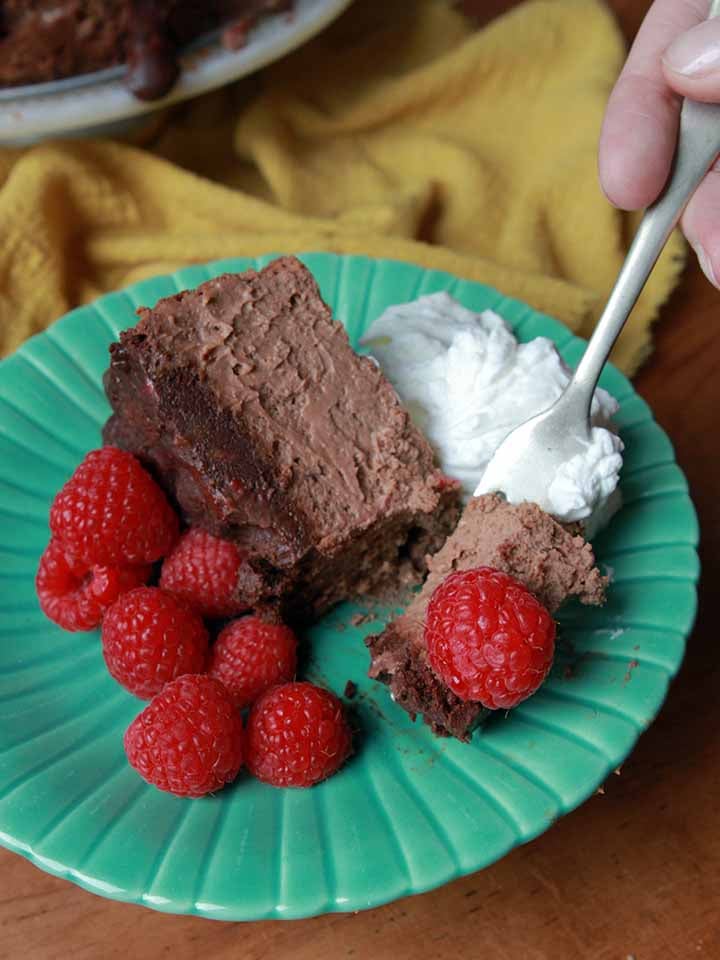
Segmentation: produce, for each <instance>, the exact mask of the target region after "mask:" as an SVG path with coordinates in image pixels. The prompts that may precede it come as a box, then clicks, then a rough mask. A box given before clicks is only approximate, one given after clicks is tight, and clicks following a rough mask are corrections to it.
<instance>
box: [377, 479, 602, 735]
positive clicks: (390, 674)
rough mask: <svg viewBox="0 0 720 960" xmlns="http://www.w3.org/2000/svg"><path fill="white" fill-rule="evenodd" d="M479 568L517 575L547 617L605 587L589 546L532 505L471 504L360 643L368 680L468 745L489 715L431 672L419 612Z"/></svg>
mask: <svg viewBox="0 0 720 960" xmlns="http://www.w3.org/2000/svg"><path fill="white" fill-rule="evenodd" d="M482 566H488V567H494V568H495V569H497V570H503V571H504V572H505V573H509V574H511V575H512V576H514V577H516V578H517V579H518V580H520V582H521V583H524V584H525V586H526V587H527V588H528V589H529V590H530V591H532V593H534V594H535V596H537V598H538V599H539V600H540V601H541V602H542V603H543V604H545V606H546V607H547V608H548V610H550V612H551V613H552V612H555V611H556V610H557V609H558V607H560V606H561V605H562V603H563V602H564V601H565V600H567V599H568V598H570V597H577V598H578V599H579V600H580V601H581V602H582V603H586V604H601V603H603V601H604V599H605V588H606V586H607V579H606V578H605V577H603V576H602V575H601V574H600V571H599V570H598V569H597V567H596V566H595V557H594V554H593V551H592V547H591V546H590V544H588V543H586V542H585V540H584V539H583V537H582V536H580V535H579V534H578V533H577V532H575V531H573V530H568V529H566V528H565V527H564V526H562V525H561V524H559V523H557V522H556V521H555V520H553V518H552V517H550V516H549V515H548V514H546V513H544V512H543V511H542V510H541V509H540V507H538V506H537V505H536V504H534V503H521V504H519V505H517V506H513V505H511V504H509V503H507V502H506V501H505V500H503V498H502V497H500V496H498V495H496V494H491V495H487V496H483V497H476V498H473V499H472V500H471V501H470V503H469V504H468V505H467V507H466V508H465V511H464V513H463V515H462V518H461V520H460V523H459V524H458V526H457V529H456V530H455V532H454V533H453V535H452V536H451V537H450V538H449V539H448V540H447V541H446V543H445V545H444V546H443V547H442V549H441V550H439V551H438V553H437V554H436V555H435V556H434V557H431V558H429V560H428V567H429V570H430V573H429V575H428V578H427V580H426V582H425V585H424V586H423V589H422V591H421V592H420V593H419V594H418V596H417V597H416V598H415V599H414V600H413V602H412V603H411V604H410V606H409V607H408V608H407V610H406V611H405V613H404V614H403V615H402V616H400V617H398V618H397V619H396V620H394V621H392V622H391V623H389V624H388V626H387V627H386V628H385V630H384V631H383V632H382V633H381V634H376V635H374V636H369V637H367V638H366V641H365V642H366V643H367V645H368V648H369V650H370V656H371V666H370V676H371V677H373V678H374V679H376V680H379V681H381V682H382V683H385V684H387V685H388V686H389V687H390V690H391V692H392V696H393V698H394V700H395V701H396V702H397V703H398V704H399V705H400V706H401V707H403V708H404V709H405V710H407V711H408V713H410V714H411V715H412V716H413V718H414V717H415V715H416V714H421V715H422V716H423V718H424V720H425V722H426V723H428V724H430V726H431V727H432V729H433V731H434V732H435V733H437V734H440V735H445V736H447V735H449V736H453V737H457V738H458V739H459V740H468V739H469V737H470V733H471V732H472V729H473V728H474V727H475V726H476V725H477V723H478V722H479V721H480V720H481V719H482V718H483V716H484V715H486V714H487V712H488V711H486V710H485V709H484V708H483V707H482V705H481V704H478V703H470V702H464V701H462V700H460V699H459V698H458V697H456V696H455V694H454V693H453V692H452V691H451V690H450V689H449V688H448V687H447V686H446V684H445V683H444V682H443V681H442V680H441V679H440V678H439V677H437V676H436V675H435V673H434V672H433V671H432V669H431V668H430V665H429V663H428V659H427V650H426V647H425V638H424V632H425V613H426V610H427V605H428V603H429V602H430V598H431V597H432V595H433V593H434V591H435V589H436V587H438V586H439V584H440V583H442V581H443V580H444V579H445V577H447V576H448V574H450V573H453V572H454V571H455V570H470V569H473V568H475V567H482Z"/></svg>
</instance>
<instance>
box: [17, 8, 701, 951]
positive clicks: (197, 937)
mask: <svg viewBox="0 0 720 960" xmlns="http://www.w3.org/2000/svg"><path fill="white" fill-rule="evenodd" d="M470 3H472V6H474V7H475V8H476V9H477V10H480V11H481V12H484V14H485V15H487V14H488V13H490V12H498V11H499V9H500V8H501V7H507V5H508V3H507V0H505V2H504V3H503V2H497V0H492V2H491V0H468V4H469V5H470ZM648 5H649V4H648V2H647V0H613V2H612V3H611V6H612V7H613V8H614V9H615V11H616V12H617V14H618V16H619V18H620V22H621V23H622V25H623V28H624V29H625V30H626V32H627V34H628V36H631V35H632V33H633V31H634V30H635V29H637V26H638V25H639V23H640V21H641V19H642V16H643V14H644V12H645V10H646V9H647V7H648ZM588 42H592V40H591V38H588ZM719 341H720V294H718V293H717V291H715V290H713V289H712V288H711V287H710V285H709V284H708V283H707V282H706V281H705V279H704V278H703V277H702V275H701V273H700V271H699V270H698V269H697V267H696V266H695V265H694V264H692V265H691V266H690V267H689V269H688V271H687V274H686V276H685V278H684V280H683V282H682V284H681V285H680V287H679V289H678V290H677V292H676V293H675V295H674V296H673V298H672V301H671V302H670V303H669V304H668V305H667V306H666V308H665V309H664V311H663V317H662V319H661V322H660V324H659V325H658V328H657V336H656V349H655V353H654V355H653V358H652V360H651V361H650V362H649V363H648V364H647V366H646V368H645V369H644V370H643V371H642V372H641V374H640V375H639V376H638V378H637V380H636V386H637V388H638V390H639V392H640V393H641V394H642V395H643V396H644V397H645V398H646V399H647V400H648V401H649V402H650V404H651V406H652V407H653V410H654V411H655V415H656V417H657V419H658V421H659V422H660V424H661V425H662V426H663V427H664V428H665V429H666V430H667V431H668V432H669V434H670V436H671V438H672V439H673V441H674V443H675V446H676V450H677V456H678V460H679V462H680V464H681V465H682V467H683V468H684V469H685V471H686V472H687V475H688V478H689V481H690V487H691V491H692V495H693V497H694V500H695V503H696V505H697V508H698V511H699V514H700V523H701V529H702V537H703V542H702V560H703V570H704V572H703V581H702V588H701V608H700V615H699V619H698V623H697V627H696V629H695V631H694V634H693V636H692V638H691V640H690V644H689V649H688V655H687V660H686V663H685V665H684V667H683V669H682V671H681V674H680V676H679V677H678V679H677V680H676V682H675V684H674V685H673V687H672V689H671V692H670V696H669V698H668V701H667V703H666V705H665V707H664V709H663V710H662V712H661V714H660V716H659V717H658V719H657V721H656V722H655V723H654V725H653V726H652V727H651V729H650V730H649V731H648V732H647V733H646V734H645V735H644V736H643V737H642V738H641V740H640V742H639V744H638V746H637V748H636V749H635V751H634V752H633V754H632V755H631V757H630V758H629V759H628V760H627V762H626V763H625V765H624V766H623V768H622V771H621V772H620V775H619V776H612V777H611V778H610V781H609V782H608V783H607V784H606V786H605V792H604V793H603V794H599V795H597V796H595V797H594V798H593V799H591V800H590V801H588V802H587V803H586V804H585V805H584V806H582V807H581V808H580V809H579V810H577V811H575V812H574V813H572V814H570V815H569V816H567V817H565V818H564V819H562V820H561V821H560V822H559V823H557V824H556V825H555V826H554V827H553V828H552V829H551V830H550V831H549V832H548V833H546V834H544V835H543V836H542V837H540V838H539V839H537V840H535V841H533V842H532V843H530V844H528V845H527V846H525V847H521V848H519V849H516V850H515V851H514V852H513V853H511V854H510V855H509V856H507V857H506V858H505V859H504V860H502V861H500V862H499V863H497V864H495V865H494V866H492V867H490V868H488V869H487V870H484V871H483V872H481V873H479V874H475V875H473V876H470V877H467V878H465V879H463V880H458V881H456V882H455V883H452V884H450V885H448V886H446V887H444V888H443V889H440V890H437V891H434V892H431V893H427V894H424V895H422V896H418V897H414V898H408V899H406V900H402V901H399V902H397V903H393V904H390V905H388V906H386V907H382V908H379V909H377V910H372V911H369V912H367V913H362V914H357V915H354V916H342V915H333V916H327V917H319V918H317V919H313V920H302V921H295V922H279V921H278V922H264V923H251V924H225V923H220V922H213V921H208V920H201V919H198V918H185V917H172V916H165V915H161V914H156V913H153V912H152V911H150V910H146V909H144V908H142V907H136V906H128V905H125V904H120V903H114V902H111V901H106V900H103V899H100V898H99V897H95V896H93V895H92V894H89V893H85V892H84V891H82V890H80V889H78V888H77V887H75V886H73V885H72V884H71V883H68V882H66V881H63V880H57V879H54V878H53V877H50V876H48V875H46V874H44V873H42V872H41V871H40V870H38V869H36V868H35V867H33V866H31V865H30V864H29V863H28V862H26V861H25V860H23V859H22V858H21V857H19V856H15V855H13V854H11V853H9V852H7V851H4V850H0V958H2V960H5V958H12V960H16V958H28V960H55V958H57V960H61V958H62V960H68V958H71V960H85V958H87V960H90V958H92V960H95V958H103V960H113V958H122V960H127V958H132V960H145V958H153V960H154V958H162V957H172V958H173V960H190V958H197V957H202V958H204V960H221V958H222V960H229V958H242V960H261V958H269V957H272V958H273V960H286V958H293V960H341V958H355V960H361V958H363V960H364V958H366V957H368V958H374V960H383V958H392V960H434V958H438V960H440V958H446V957H459V958H465V957H467V958H483V960H550V958H552V960H576V958H577V960H630V958H632V960H692V958H720V916H719V913H718V907H719V906H720V829H719V827H720V824H719V818H720V813H719V806H720V670H719V668H718V664H719V662H720V643H719V641H718V624H720V601H719V597H720V562H719V560H718V553H719V551H720V501H719V499H718V494H719V493H720V430H719V429H718V411H719V410H720V346H719Z"/></svg>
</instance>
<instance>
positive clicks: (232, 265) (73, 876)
mask: <svg viewBox="0 0 720 960" xmlns="http://www.w3.org/2000/svg"><path fill="white" fill-rule="evenodd" d="M281 255H282V254H279V253H276V252H273V253H268V254H262V255H259V256H257V257H232V258H226V257H224V258H220V259H215V260H212V261H209V262H207V263H197V264H188V265H186V266H185V267H182V268H179V270H176V271H173V272H172V273H164V274H159V275H156V276H152V277H147V278H143V279H142V280H139V281H136V282H135V283H133V284H130V285H128V286H126V287H124V288H121V289H119V290H117V291H112V292H110V293H107V294H104V295H102V296H100V297H98V298H96V299H95V300H94V301H92V302H91V303H88V304H83V305H81V306H79V307H76V308H74V309H73V310H70V311H68V313H66V314H64V315H63V316H62V317H61V318H59V319H58V320H56V321H55V322H54V323H53V324H51V325H50V327H48V328H47V330H50V329H59V328H62V327H64V326H65V325H69V323H70V322H71V321H72V319H73V317H74V316H75V315H77V314H78V313H79V312H81V311H83V310H85V309H87V308H88V307H90V308H96V307H97V306H98V305H99V304H101V303H102V302H103V301H105V300H106V299H108V298H113V297H116V296H117V294H125V293H127V291H129V290H133V289H135V288H136V287H138V286H140V285H142V284H146V283H150V282H153V281H167V280H170V278H172V277H175V276H176V274H177V273H179V272H181V271H182V270H184V269H192V268H193V267H198V268H204V269H205V270H207V271H209V272H210V274H212V275H215V274H217V272H218V271H220V270H222V271H223V272H226V271H232V270H243V269H248V267H252V266H253V265H257V264H258V262H260V261H262V262H265V261H266V260H268V259H272V258H274V257H276V256H281ZM295 255H296V256H298V257H299V258H300V259H304V258H307V257H318V256H319V257H323V258H331V259H333V260H334V261H364V262H367V263H371V262H372V263H374V264H376V265H381V264H386V265H389V266H390V267H393V266H402V267H410V268H413V269H414V270H417V271H418V272H420V273H433V274H435V275H436V276H438V277H440V276H442V277H444V278H448V279H449V280H452V281H456V282H460V283H465V284H468V285H470V286H472V287H477V288H482V290H483V291H484V292H486V293H487V294H488V295H491V296H497V298H498V299H500V298H501V299H502V301H503V303H504V304H508V305H511V306H512V307H514V308H516V309H520V308H522V309H524V310H526V311H527V312H528V316H529V317H533V318H540V319H541V320H545V321H549V322H550V323H551V324H553V325H555V326H560V327H562V328H563V329H564V330H565V331H566V332H567V333H568V335H569V336H568V339H567V341H565V342H564V346H567V345H568V344H570V342H571V340H575V341H578V342H581V343H582V342H585V341H583V339H582V338H580V337H578V336H577V335H576V334H575V333H573V331H571V330H570V329H569V328H568V327H567V326H565V324H563V323H562V322H561V321H559V320H557V319H556V318H554V317H551V316H548V315H547V314H544V313H542V312H540V311H537V310H535V309H534V308H533V307H531V306H530V305H529V304H526V303H525V302H523V301H521V300H519V299H517V298H513V297H508V296H506V295H504V294H503V293H502V292H501V291H499V290H497V289H496V288H494V287H492V286H490V285H488V284H484V283H481V282H478V281H473V280H467V279H465V278H462V277H458V276H457V275H455V274H452V273H449V272H448V271H444V270H429V269H428V268H424V267H422V266H419V265H417V264H413V263H411V262H409V261H403V260H397V259H394V258H376V257H372V256H369V255H361V254H336V253H332V252H329V251H320V250H313V251H305V252H302V253H297V254H295ZM47 330H44V331H41V332H38V333H37V334H35V335H34V336H32V337H30V338H28V340H26V341H25V342H24V343H23V344H22V345H21V346H20V347H19V348H18V349H17V350H16V351H15V352H14V353H13V354H10V355H9V356H8V357H6V358H4V359H2V360H0V375H1V374H2V372H3V370H4V369H5V368H6V365H7V363H8V361H11V360H12V359H13V357H14V356H17V355H21V354H22V353H23V352H24V351H25V349H26V347H28V346H29V345H31V344H32V343H33V342H35V341H37V340H40V339H42V338H44V337H46V335H47ZM608 366H609V367H610V368H611V369H612V370H613V372H614V373H616V374H619V375H620V376H621V377H622V378H623V380H624V381H625V382H626V383H627V384H628V386H629V392H628V393H627V394H626V395H624V396H623V400H624V401H627V400H628V399H630V398H631V397H633V396H639V395H638V394H636V392H635V390H634V387H633V386H632V383H631V382H630V381H629V380H628V378H627V377H625V375H624V374H622V373H621V371H619V370H617V368H615V367H613V366H612V365H611V364H609V365H608ZM641 399H642V398H641ZM644 402H646V401H644ZM648 407H649V405H648ZM649 409H650V414H651V417H650V420H651V422H652V423H654V424H655V425H656V426H657V428H658V430H659V431H660V432H661V434H662V435H663V436H664V438H665V440H666V441H667V442H668V444H669V446H670V450H671V454H672V460H671V461H670V462H672V463H673V464H674V465H675V466H677V467H678V469H679V470H680V473H681V474H682V476H683V477H684V472H683V471H682V468H680V467H679V465H678V464H677V461H676V459H675V452H674V447H673V445H672V443H671V441H670V439H669V437H667V434H666V433H665V431H664V430H663V429H662V428H661V427H660V426H659V425H658V424H657V422H656V421H655V420H654V417H652V409H651V408H649ZM685 497H686V499H687V504H688V506H689V507H690V511H691V513H690V515H691V517H692V518H693V520H694V524H695V527H694V531H693V533H692V536H691V537H690V539H688V540H687V541H683V542H682V544H680V543H677V544H673V545H678V546H680V545H682V546H687V547H689V548H690V549H691V550H692V551H693V552H694V554H695V558H696V560H697V562H696V566H695V570H694V571H693V573H692V575H690V576H687V577H684V578H680V581H679V582H683V583H685V584H686V585H687V590H688V594H689V598H690V613H689V617H688V626H687V629H686V630H685V631H673V632H676V633H678V635H679V636H681V638H682V644H681V649H680V651H679V652H678V655H677V657H676V659H675V660H674V661H673V663H672V666H663V667H662V670H663V673H664V674H665V684H664V689H663V694H662V697H661V698H660V699H659V702H658V703H657V704H656V705H655V707H654V708H653V709H652V710H651V711H650V712H649V714H648V716H647V721H646V723H645V724H644V725H640V724H639V723H637V722H636V721H635V720H633V721H632V725H633V727H634V730H633V734H632V736H631V737H629V738H628V741H627V742H626V745H625V746H623V747H621V748H620V749H618V750H617V753H616V755H610V756H608V757H607V760H606V763H605V764H604V769H603V773H602V775H601V776H600V777H598V778H597V779H596V781H595V782H593V783H588V785H587V788H583V790H582V791H580V794H579V795H578V797H577V798H576V799H575V800H574V801H573V802H571V803H564V802H563V803H562V804H561V808H560V809H559V811H558V813H557V814H556V815H555V816H553V817H552V819H547V820H542V819H540V820H539V822H538V823H537V824H536V825H535V827H534V828H533V829H532V830H530V831H528V832H527V834H526V835H524V836H522V837H521V838H520V839H515V840H512V839H511V840H510V841H509V842H508V843H507V844H506V845H504V848H503V849H502V850H501V851H500V852H499V853H498V852H497V850H491V851H489V856H488V857H487V858H486V859H482V858H479V859H478V862H477V864H476V866H474V867H473V868H472V869H464V868H462V867H457V866H453V867H452V868H450V869H449V870H447V871H445V874H443V875H442V876H433V877H432V878H431V879H430V880H428V881H427V882H425V883H417V882H415V883H414V884H412V888H411V889H407V890H405V891H404V892H401V893H399V894H397V893H394V892H390V893H387V892H381V893H379V894H378V895H377V896H375V897H368V898H365V899H362V900H360V899H358V900H357V901H351V900H349V899H348V898H343V899H342V902H340V899H339V898H336V899H326V900H325V902H324V903H322V904H321V905H317V906H316V907H315V908H314V909H313V910H312V911H310V912H308V910H307V909H306V907H303V906H301V907H300V909H298V910H293V909H292V907H286V906H281V907H279V905H278V904H277V903H276V904H275V905H273V906H270V907H266V908H264V909H251V910H248V909H246V908H245V907H244V905H243V904H242V903H241V902H236V903H234V904H232V905H231V906H227V907H225V906H223V905H219V904H209V903H202V905H200V904H201V901H195V902H194V903H192V904H191V905H190V906H189V907H188V906H187V905H185V904H183V905H182V907H181V909H180V910H178V905H177V904H174V903H173V902H172V901H170V902H167V903H160V902H153V900H152V899H149V898H148V897H147V896H146V893H147V892H146V891H145V892H143V893H140V894H138V893H137V891H132V890H123V889H120V888H113V889H109V888H110V887H111V884H109V883H108V882H107V881H105V880H102V879H101V878H99V877H93V876H91V875H89V874H87V873H84V872H83V871H82V870H80V869H77V868H75V867H72V866H66V865H64V864H62V863H59V862H57V861H53V860H52V859H51V858H48V857H46V856H44V855H43V854H42V852H41V851H40V849H37V850H36V849H33V846H32V845H31V844H27V843H25V842H24V841H22V840H20V839H18V838H15V837H12V836H10V835H9V834H7V833H5V832H3V831H2V829H0V845H2V846H4V847H6V848H7V849H9V850H11V851H13V852H14V853H17V854H20V855H21V856H23V857H24V858H25V859H27V860H29V861H30V862H31V863H33V864H34V865H35V866H37V867H38V868H39V869H41V870H43V871H45V872H47V873H49V874H52V875H54V876H57V877H60V878H62V879H66V880H70V881H71V882H72V883H74V884H76V885H77V886H79V887H81V888H82V889H84V890H86V891H88V892H90V893H93V894H96V895H98V896H102V897H104V898H106V899H111V900H116V901H118V902H124V903H136V904H139V905H142V906H146V907H149V908H151V909H153V910H156V911H159V912H163V913H182V914H184V915H194V916H200V917H204V918H209V919H222V920H227V921H231V922H238V921H254V920H261V919H299V918H303V917H309V916H320V915H324V914H328V913H346V912H357V911H362V910H368V909H373V908H375V907H378V906H382V905H383V904H386V903H388V902H392V901H394V900H396V899H399V898H402V897H405V896H414V895H419V894H422V893H425V892H427V891H429V890H433V889H437V888H438V887H440V886H443V885H445V884H446V883H450V882H452V881H453V880H456V879H459V878H460V877H463V876H467V875H469V874H470V873H474V872H477V871H479V870H482V869H485V868H486V867H488V866H490V865H491V864H492V863H494V862H496V861H498V860H499V859H501V858H502V857H504V856H506V855H507V854H508V853H509V852H510V851H511V850H513V849H514V848H515V847H516V846H521V845H524V844H525V843H529V842H530V841H532V840H534V839H535V838H537V837H538V836H540V835H541V834H542V833H544V832H545V831H546V830H547V829H548V828H549V827H551V826H552V825H553V823H554V822H555V821H556V820H557V819H559V818H560V817H561V816H565V815H566V814H567V813H570V812H571V811H572V810H574V809H577V808H578V807H579V806H580V805H581V804H583V803H584V802H585V801H586V800H587V799H588V798H589V797H591V796H592V795H593V793H594V792H595V791H596V789H597V787H598V786H599V785H600V784H602V782H603V781H604V780H605V779H606V777H607V776H608V775H609V774H610V773H611V772H612V771H613V769H615V768H616V767H617V766H618V765H620V764H621V763H622V762H623V761H624V760H625V759H626V758H627V756H629V754H630V753H631V752H632V751H633V749H634V748H635V745H636V744H637V741H638V739H639V738H640V736H641V735H642V734H643V733H644V732H645V731H646V730H647V729H648V728H649V727H650V725H651V724H652V723H653V722H654V720H655V718H656V717H657V715H658V713H659V711H660V709H661V708H662V706H663V704H664V702H665V699H666V697H667V690H668V688H669V685H670V683H671V682H672V680H673V679H674V677H675V676H676V675H677V672H678V671H679V669H680V667H681V666H682V663H683V659H684V655H685V650H686V644H687V639H688V637H689V635H690V633H691V632H692V628H693V624H694V621H695V618H696V615H697V606H698V602H697V584H698V579H699V559H698V555H697V546H698V541H699V531H698V524H697V512H696V510H695V507H694V505H693V503H692V499H691V497H690V495H689V493H687V494H685ZM0 549H2V546H1V544H0ZM1 826H2V825H1V824H0V827H1ZM40 844H42V839H41V840H40V842H39V845H40ZM214 907H217V908H218V909H213V908H214Z"/></svg>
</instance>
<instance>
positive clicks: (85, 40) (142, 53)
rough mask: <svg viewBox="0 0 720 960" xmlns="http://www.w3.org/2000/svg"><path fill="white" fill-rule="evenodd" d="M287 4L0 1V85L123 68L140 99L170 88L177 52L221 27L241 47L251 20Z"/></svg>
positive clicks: (260, 0) (272, 0)
mask: <svg viewBox="0 0 720 960" xmlns="http://www.w3.org/2000/svg"><path fill="white" fill-rule="evenodd" d="M291 6H292V0H0V87H2V86H18V85H25V84H34V83H42V82H45V81H49V80H59V79H62V78H64V77H72V76H76V75H78V74H85V73H92V72H93V71H95V70H100V69H102V68H104V67H110V66H114V65H116V64H120V63H125V64H126V65H127V73H126V78H125V83H126V86H127V87H128V89H129V90H130V92H131V93H133V94H135V96H137V97H139V98H141V99H144V100H154V99H157V98H158V97H161V96H164V95H165V94H166V93H167V92H168V91H169V90H170V89H171V88H172V87H173V85H174V84H175V81H176V80H177V78H178V75H179V72H180V67H179V63H178V51H179V50H180V49H181V48H182V47H183V46H184V45H185V44H187V43H188V42H189V41H191V40H193V39H195V38H196V37H199V36H201V35H202V34H203V33H207V32H208V31H209V30H212V29H213V28H215V27H218V26H221V25H224V27H225V31H224V34H223V42H224V43H225V45H226V46H229V47H231V48H232V49H236V48H237V47H239V46H241V45H242V43H243V41H244V38H245V35H246V34H247V31H248V30H249V29H250V27H251V26H252V24H253V23H254V21H255V20H256V19H257V18H258V17H260V16H263V15H265V14H267V13H272V12H278V11H281V10H289V9H290V8H291Z"/></svg>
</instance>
